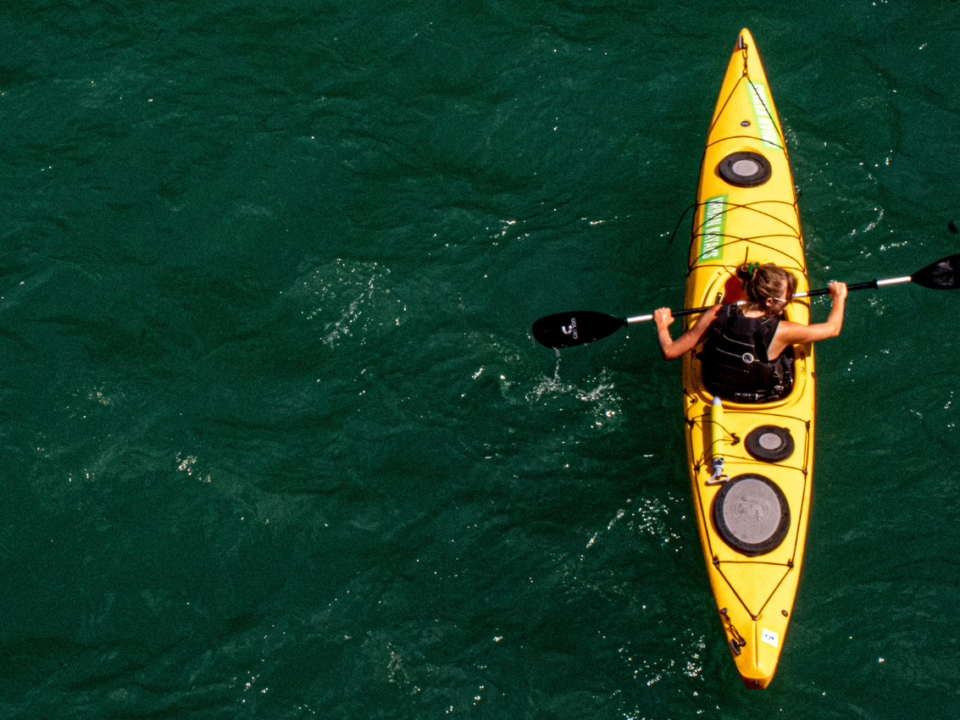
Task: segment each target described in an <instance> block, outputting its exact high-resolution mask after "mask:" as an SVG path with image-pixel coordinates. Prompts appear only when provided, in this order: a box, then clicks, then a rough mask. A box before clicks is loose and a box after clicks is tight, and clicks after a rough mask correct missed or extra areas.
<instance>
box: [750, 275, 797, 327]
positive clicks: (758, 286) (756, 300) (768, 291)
mask: <svg viewBox="0 0 960 720" xmlns="http://www.w3.org/2000/svg"><path fill="white" fill-rule="evenodd" d="M737 275H738V276H739V277H740V279H741V280H742V281H743V291H744V293H745V294H746V296H747V303H748V304H749V305H751V306H753V307H755V308H758V309H760V310H764V311H766V312H768V313H771V314H773V315H779V314H780V313H781V312H783V309H784V307H786V304H787V303H788V302H790V298H792V297H793V294H794V293H795V292H796V291H797V278H796V276H795V275H794V274H793V273H791V272H787V271H786V270H784V269H783V268H782V267H780V266H778V265H774V264H773V263H766V264H764V265H757V264H756V263H749V264H748V263H744V264H743V265H741V266H740V267H739V268H737Z"/></svg>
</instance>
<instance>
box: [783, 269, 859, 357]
mask: <svg viewBox="0 0 960 720" xmlns="http://www.w3.org/2000/svg"><path fill="white" fill-rule="evenodd" d="M830 297H831V298H833V305H832V306H831V307H830V315H829V316H828V317H827V320H826V322H822V323H817V324H816V325H801V324H800V323H795V322H789V321H787V320H782V321H781V322H780V324H779V325H778V326H777V333H776V335H774V336H773V342H771V343H770V350H769V352H768V354H769V355H770V357H777V356H778V355H779V354H780V351H782V350H783V348H785V347H787V345H797V344H800V343H810V342H816V341H817V340H826V339H827V338H832V337H836V336H837V335H839V334H840V330H841V329H842V328H843V310H844V304H845V301H846V297H847V286H846V284H845V283H842V282H832V283H830Z"/></svg>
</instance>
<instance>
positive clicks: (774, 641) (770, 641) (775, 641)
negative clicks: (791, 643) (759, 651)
mask: <svg viewBox="0 0 960 720" xmlns="http://www.w3.org/2000/svg"><path fill="white" fill-rule="evenodd" d="M760 639H761V640H762V641H763V642H765V643H766V644H767V645H773V646H774V647H779V646H780V635H778V634H777V633H775V632H774V631H773V630H767V629H766V628H764V629H763V632H762V633H761V634H760Z"/></svg>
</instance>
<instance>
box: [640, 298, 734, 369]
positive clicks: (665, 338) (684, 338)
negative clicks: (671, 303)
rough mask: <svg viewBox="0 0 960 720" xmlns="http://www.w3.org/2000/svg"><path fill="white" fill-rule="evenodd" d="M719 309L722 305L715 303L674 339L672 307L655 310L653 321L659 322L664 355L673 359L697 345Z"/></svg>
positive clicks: (658, 328)
mask: <svg viewBox="0 0 960 720" xmlns="http://www.w3.org/2000/svg"><path fill="white" fill-rule="evenodd" d="M719 311H720V305H714V306H713V307H712V308H710V309H709V310H707V311H705V312H704V313H703V314H702V315H700V317H699V318H698V319H697V322H696V323H695V324H694V326H693V327H692V328H690V329H689V330H687V331H686V332H685V333H684V334H683V335H681V336H680V337H678V338H677V339H676V340H674V339H672V338H671V337H670V329H669V328H670V323H672V322H673V320H674V318H673V313H671V312H670V308H660V309H659V310H655V311H654V313H653V321H654V322H655V323H656V324H657V338H658V339H659V340H660V352H661V353H663V357H664V358H666V359H667V360H673V359H674V358H678V357H680V356H681V355H683V354H684V353H685V352H687V350H692V349H693V348H694V347H696V345H697V343H699V342H700V340H701V339H702V338H703V334H704V333H705V332H706V331H707V328H708V327H710V323H712V322H713V321H714V318H716V317H717V313H718V312H719Z"/></svg>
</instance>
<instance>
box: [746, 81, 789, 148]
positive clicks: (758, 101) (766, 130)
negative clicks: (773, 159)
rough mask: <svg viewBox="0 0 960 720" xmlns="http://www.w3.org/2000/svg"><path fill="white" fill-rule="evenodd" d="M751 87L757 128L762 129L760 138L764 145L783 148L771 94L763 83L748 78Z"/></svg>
mask: <svg viewBox="0 0 960 720" xmlns="http://www.w3.org/2000/svg"><path fill="white" fill-rule="evenodd" d="M747 84H748V85H749V87H750V92H749V93H747V94H748V95H749V96H750V104H751V105H752V106H753V119H754V120H755V121H756V123H757V130H759V131H760V139H761V140H763V144H764V147H768V148H770V149H772V150H782V149H783V147H782V146H781V145H780V131H779V130H778V129H777V123H776V121H775V120H774V119H773V112H772V108H773V105H772V104H771V102H770V95H769V94H768V93H767V88H766V86H765V85H764V84H763V83H758V82H754V81H753V80H748V81H747Z"/></svg>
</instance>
